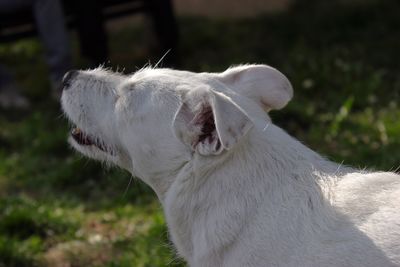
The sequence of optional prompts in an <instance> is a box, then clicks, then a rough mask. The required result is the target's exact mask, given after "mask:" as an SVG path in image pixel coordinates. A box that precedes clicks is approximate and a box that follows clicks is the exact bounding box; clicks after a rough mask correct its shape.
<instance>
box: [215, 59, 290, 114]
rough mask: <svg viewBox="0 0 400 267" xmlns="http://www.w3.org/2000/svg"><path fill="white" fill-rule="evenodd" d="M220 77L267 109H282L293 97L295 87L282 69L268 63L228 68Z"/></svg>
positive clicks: (228, 84) (235, 89)
mask: <svg viewBox="0 0 400 267" xmlns="http://www.w3.org/2000/svg"><path fill="white" fill-rule="evenodd" d="M218 78H219V79H220V81H222V82H223V83H224V84H225V85H227V86H228V87H229V88H231V89H232V90H234V91H235V92H236V93H238V94H240V95H244V96H246V97H248V98H251V99H253V100H255V101H256V102H257V103H259V104H260V105H261V106H262V108H263V109H264V110H265V111H267V112H268V111H270V110H271V109H281V108H283V107H284V106H286V104H287V103H288V102H289V101H290V99H292V97H293V87H292V85H291V84H290V82H289V80H288V79H287V78H286V76H285V75H283V74H282V73H281V72H280V71H278V70H276V69H274V68H272V67H270V66H267V65H243V66H237V67H232V68H229V69H227V70H226V71H224V72H222V73H220V74H218Z"/></svg>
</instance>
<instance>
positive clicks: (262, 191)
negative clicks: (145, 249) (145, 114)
mask: <svg viewBox="0 0 400 267" xmlns="http://www.w3.org/2000/svg"><path fill="white" fill-rule="evenodd" d="M254 140H255V141H254ZM342 172H344V171H342V170H340V168H339V165H337V164H334V163H332V162H329V161H327V160H325V159H324V158H322V157H321V156H320V155H318V154H317V153H315V152H313V151H312V150H310V149H308V148H307V147H305V146H304V145H302V144H301V143H300V142H298V141H297V140H295V139H293V138H292V137H290V136H289V135H288V134H287V133H285V132H284V131H283V130H281V129H280V128H279V127H276V126H274V125H271V126H270V127H269V128H268V129H267V130H266V131H265V132H263V131H259V130H256V129H253V130H252V131H251V132H250V133H249V134H248V136H247V139H246V140H244V141H243V142H242V143H241V144H240V146H239V147H237V148H235V150H234V151H228V153H226V154H225V155H224V156H220V157H215V158H213V159H211V158H210V157H208V158H204V157H201V156H195V157H194V158H193V160H192V161H191V162H189V163H188V164H186V165H185V166H184V167H183V169H182V170H181V172H180V173H179V175H178V176H177V177H176V178H175V181H174V182H173V183H172V185H171V186H170V188H169V190H168V191H167V192H166V195H165V198H164V199H163V200H162V202H163V206H164V209H165V210H166V216H167V222H168V224H169V228H170V231H171V235H172V239H173V241H174V243H175V245H176V246H177V249H178V252H180V253H181V254H182V256H184V257H185V258H186V259H187V260H188V261H189V262H196V261H204V260H206V259H207V258H209V257H217V256H216V255H222V254H223V253H222V252H221V251H220V250H225V249H226V248H227V247H229V244H230V243H231V242H233V241H234V240H235V239H236V238H238V236H239V235H240V232H242V231H244V230H245V228H246V224H248V223H252V220H257V218H254V216H255V214H258V213H259V211H258V209H259V208H260V207H261V206H262V207H263V208H262V209H263V210H264V211H265V210H267V211H268V206H271V207H272V205H275V208H271V214H270V217H268V218H269V220H270V221H269V222H267V221H268V219H267V221H265V222H263V223H269V224H270V225H271V229H274V226H278V225H274V224H279V221H281V220H282V218H279V216H283V215H282V214H272V212H275V213H276V212H277V210H278V211H279V208H278V209H277V208H276V205H278V206H281V207H285V208H286V209H290V214H286V215H284V216H293V217H292V218H296V219H297V220H303V219H304V220H310V218H307V216H309V215H310V213H313V212H319V213H326V214H324V216H319V217H321V218H326V217H329V216H331V214H329V212H330V210H331V209H327V208H326V207H325V206H326V205H329V204H327V203H328V202H329V200H328V198H329V187H330V184H333V183H334V182H335V181H333V180H332V178H330V180H327V178H326V177H334V176H335V174H337V175H341V174H342ZM287 219H288V220H290V218H287ZM316 223H318V222H316ZM299 225H303V224H302V223H301V222H299V221H292V223H290V222H289V223H288V224H286V225H285V224H284V225H282V226H279V229H280V230H282V231H281V232H280V233H273V232H271V237H272V236H273V235H276V234H278V235H282V234H285V231H286V233H288V232H287V230H288V229H289V228H290V227H291V228H292V229H297V228H298V227H299ZM304 225H309V224H304ZM321 225H323V224H322V223H321ZM283 227H287V228H288V229H283ZM193 229H197V230H196V231H193ZM297 231H298V232H299V233H301V232H302V231H305V230H304V229H297ZM278 240H279V239H278ZM278 245H279V244H276V243H275V244H274V246H278ZM214 262H215V261H214Z"/></svg>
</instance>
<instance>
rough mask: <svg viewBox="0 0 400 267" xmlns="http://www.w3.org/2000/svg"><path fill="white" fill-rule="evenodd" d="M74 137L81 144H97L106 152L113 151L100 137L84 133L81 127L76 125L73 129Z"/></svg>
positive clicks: (72, 134)
mask: <svg viewBox="0 0 400 267" xmlns="http://www.w3.org/2000/svg"><path fill="white" fill-rule="evenodd" d="M71 136H72V138H73V139H74V140H75V141H76V142H77V143H78V144H79V145H81V146H96V147H97V148H99V149H100V150H102V151H104V152H108V153H111V150H110V149H109V148H108V147H107V146H106V144H105V143H104V142H102V141H100V140H99V139H98V138H96V137H93V136H91V135H88V134H86V133H84V132H83V131H82V130H81V129H80V128H78V127H74V128H73V129H72V131H71Z"/></svg>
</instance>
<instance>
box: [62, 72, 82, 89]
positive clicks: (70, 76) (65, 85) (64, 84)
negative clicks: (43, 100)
mask: <svg viewBox="0 0 400 267" xmlns="http://www.w3.org/2000/svg"><path fill="white" fill-rule="evenodd" d="M78 73H79V71H77V70H70V71H68V72H67V73H65V75H64V77H63V79H62V81H61V85H62V88H63V89H64V90H66V89H68V88H69V86H70V85H71V81H72V80H73V79H74V78H75V77H76V76H77V75H78Z"/></svg>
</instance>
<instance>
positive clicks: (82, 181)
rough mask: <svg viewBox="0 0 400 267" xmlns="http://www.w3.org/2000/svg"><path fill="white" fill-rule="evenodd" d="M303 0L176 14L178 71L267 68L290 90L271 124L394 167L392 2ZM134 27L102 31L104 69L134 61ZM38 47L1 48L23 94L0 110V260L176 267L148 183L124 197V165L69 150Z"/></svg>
mask: <svg viewBox="0 0 400 267" xmlns="http://www.w3.org/2000/svg"><path fill="white" fill-rule="evenodd" d="M303 2H304V1H299V3H298V4H297V5H296V6H295V7H294V8H293V9H292V10H290V11H288V12H285V13H283V14H279V15H274V16H260V17H256V18H249V19H240V20H219V19H205V18H193V17H187V18H185V17H182V18H179V26H180V30H181V54H182V62H181V64H182V66H181V68H184V69H189V70H193V71H222V70H224V69H225V68H226V67H227V66H229V65H231V64H239V63H243V62H254V63H268V64H270V65H273V66H275V67H277V68H278V69H280V70H282V71H283V72H284V73H285V74H286V75H287V76H288V77H289V79H290V80H291V81H292V83H293V86H294V88H295V98H294V100H293V101H292V102H291V103H290V104H289V105H288V107H287V108H285V109H284V110H282V111H274V112H272V113H271V116H272V118H273V120H274V122H275V123H276V124H278V125H280V126H282V127H283V128H285V129H286V130H287V131H289V132H290V133H291V134H292V135H294V136H296V137H297V138H298V139H300V140H301V141H302V142H304V143H306V144H307V145H309V146H310V147H312V148H313V149H314V150H316V151H318V152H320V153H322V154H324V155H326V156H327V157H329V158H331V159H333V160H336V161H338V162H343V163H344V164H348V165H353V166H356V167H360V168H364V167H366V166H368V167H370V168H375V169H382V170H394V169H396V168H398V167H399V165H400V138H399V136H400V122H399V118H400V107H399V104H400V101H399V100H400V77H399V76H398V73H399V71H400V53H399V52H398V47H400V38H398V28H399V26H400V21H399V20H398V11H399V10H400V4H399V3H398V2H397V1H395V0H387V1H368V2H365V3H364V4H359V3H357V2H355V3H353V4H347V5H341V4H340V3H339V2H336V1H331V2H328V1H315V3H313V4H312V5H311V4H308V5H307V4H303ZM144 35H145V34H144V33H143V29H141V28H140V27H138V26H130V27H127V28H125V29H123V30H120V31H117V32H112V33H111V38H110V40H111V43H110V47H111V51H112V54H111V63H110V65H111V66H117V65H118V66H120V67H126V71H134V70H135V69H136V68H137V67H140V66H142V65H144V64H145V63H146V58H147V56H146V55H145V54H143V53H141V52H140V51H145V50H146V49H144V48H145V46H146V43H145V42H143V36H144ZM127 43H129V45H127ZM138 51H139V52H138ZM41 55H42V48H41V46H40V44H39V43H38V42H37V41H36V40H24V41H21V42H18V43H14V44H7V45H4V44H3V45H0V59H1V61H2V62H3V63H6V64H7V65H8V66H9V67H10V68H11V69H12V70H14V71H15V72H16V76H17V79H18V81H19V82H20V84H21V85H22V86H24V87H25V88H27V89H26V94H27V95H28V96H29V98H30V99H31V100H32V102H34V106H33V107H32V109H31V110H30V111H29V112H17V111H15V112H6V111H2V112H1V113H0V267H6V266H7V267H24V266H38V267H42V266H76V267H81V266H102V267H103V266H104V267H105V266H107V267H111V266H112V267H116V266H118V267H119V266H127V267H128V266H135V267H141V266H143V267H144V266H146V267H150V266H166V265H168V266H184V264H183V263H182V262H181V261H180V260H179V259H177V258H176V256H174V255H175V254H174V251H173V249H172V247H171V245H170V243H169V241H168V237H167V230H166V226H165V222H164V219H163V215H162V210H161V207H160V205H159V204H158V202H157V200H156V197H155V195H154V194H153V193H152V192H151V190H150V189H149V188H148V187H147V186H146V185H144V184H143V183H141V182H140V181H138V180H136V179H135V180H134V182H133V184H132V185H131V186H130V187H129V188H128V190H127V193H124V192H125V191H126V189H127V186H128V183H129V180H130V178H131V177H130V175H129V174H128V173H126V172H125V171H122V170H118V169H107V168H104V166H101V164H99V163H96V162H93V161H90V160H87V159H84V158H82V157H81V156H79V155H77V154H76V153H75V152H73V151H72V150H71V149H69V148H68V145H67V144H66V141H65V140H66V136H67V133H68V124H67V122H66V121H65V120H64V119H63V117H62V116H60V115H61V112H60V110H59V107H58V104H57V103H54V102H51V100H50V99H49V97H48V90H49V85H48V82H47V80H46V75H47V69H46V66H45V64H44V62H43V59H42V56H41ZM79 61H80V60H79V58H77V59H76V62H79Z"/></svg>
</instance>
